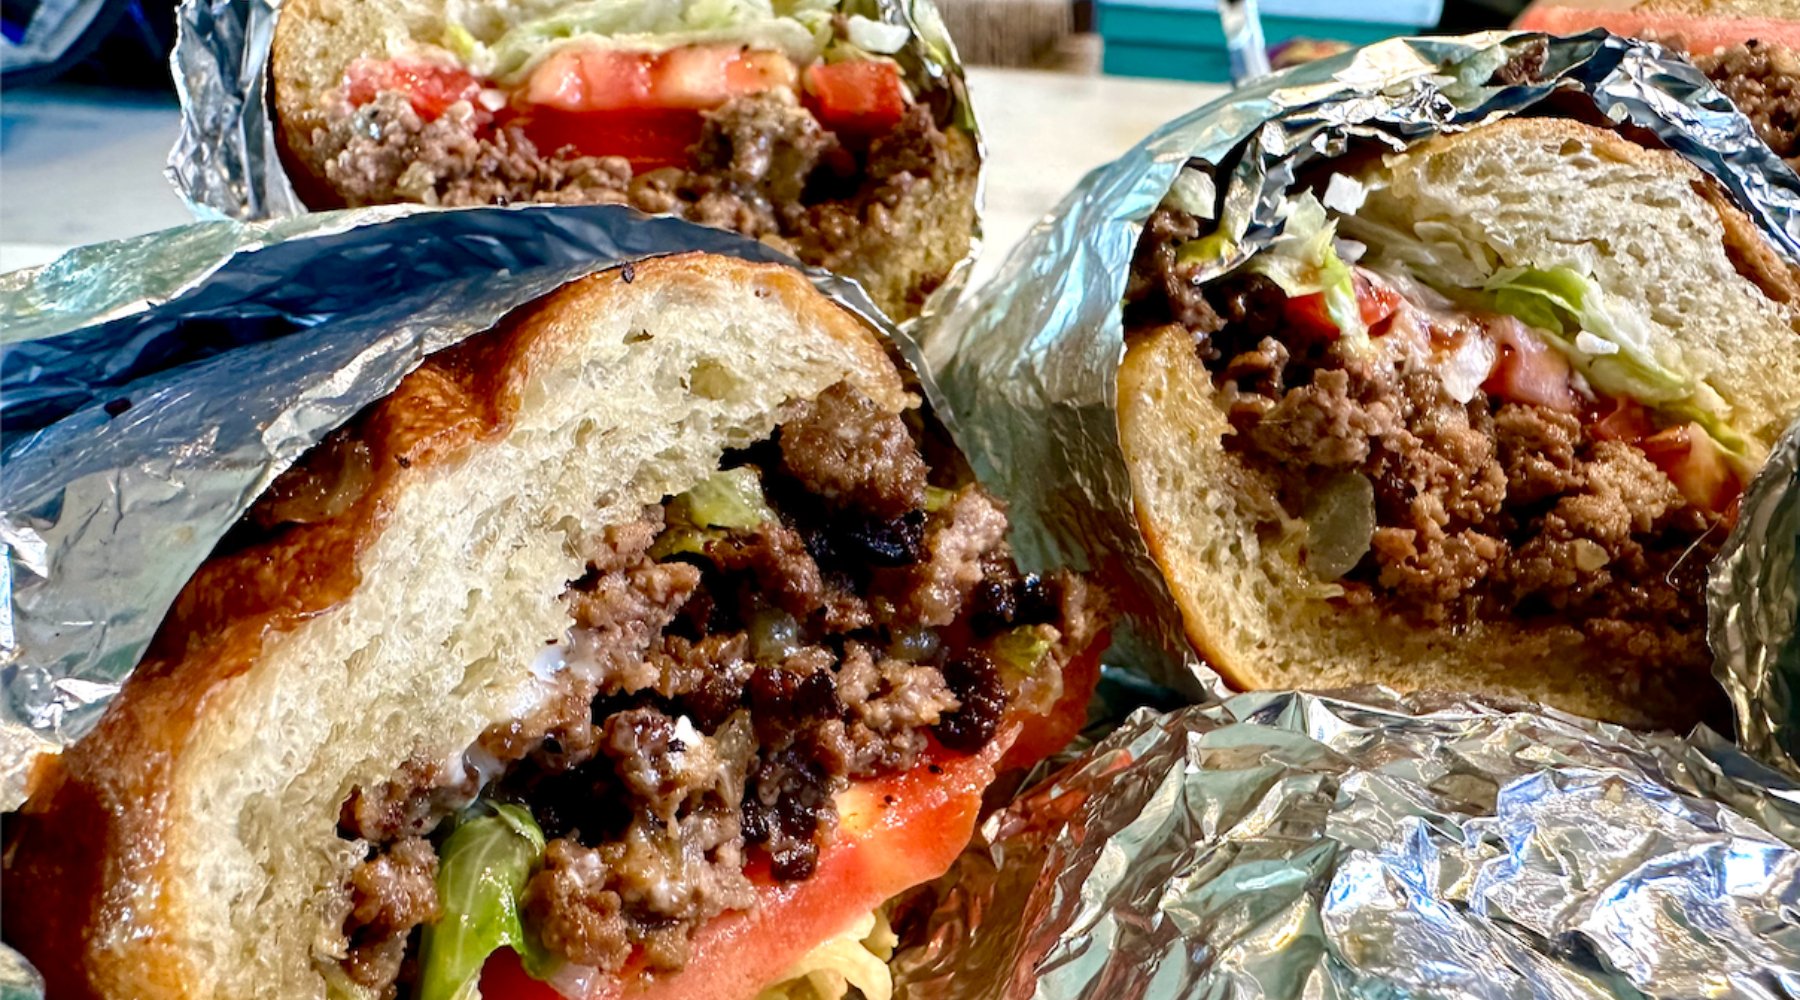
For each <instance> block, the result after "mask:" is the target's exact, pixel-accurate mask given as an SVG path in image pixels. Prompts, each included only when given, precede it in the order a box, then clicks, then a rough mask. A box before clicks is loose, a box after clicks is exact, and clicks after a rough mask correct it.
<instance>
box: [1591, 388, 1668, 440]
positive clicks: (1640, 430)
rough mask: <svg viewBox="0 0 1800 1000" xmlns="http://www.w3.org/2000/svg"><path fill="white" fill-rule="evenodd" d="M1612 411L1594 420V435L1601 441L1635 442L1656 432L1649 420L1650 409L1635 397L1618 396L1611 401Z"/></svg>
mask: <svg viewBox="0 0 1800 1000" xmlns="http://www.w3.org/2000/svg"><path fill="white" fill-rule="evenodd" d="M1612 407H1613V408H1612V412H1611V413H1608V414H1606V415H1605V416H1603V417H1600V419H1598V420H1596V421H1594V427H1593V430H1594V436H1595V437H1597V438H1599V439H1600V440H1602V441H1623V442H1625V443H1626V444H1637V443H1638V442H1639V441H1642V440H1644V439H1645V438H1647V437H1649V436H1650V435H1652V434H1654V433H1656V427H1655V426H1654V425H1653V424H1651V422H1650V411H1649V410H1648V409H1645V408H1644V404H1642V403H1640V402H1638V401H1637V400H1635V399H1626V398H1624V397H1620V398H1618V399H1615V400H1613V401H1612Z"/></svg>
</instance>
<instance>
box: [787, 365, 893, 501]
mask: <svg viewBox="0 0 1800 1000" xmlns="http://www.w3.org/2000/svg"><path fill="white" fill-rule="evenodd" d="M781 465H782V468H783V469H784V470H786V472H787V473H788V475H790V476H793V477H794V479H795V480H797V481H798V482H799V483H800V484H801V485H802V486H803V487H805V488H806V490H807V492H809V493H813V494H815V495H817V496H820V497H823V498H825V500H826V501H827V502H828V503H830V504H832V505H833V506H835V507H839V508H843V507H849V508H854V509H858V510H862V511H866V512H868V513H870V514H874V515H875V516H877V517H882V518H890V517H898V516H899V515H901V514H904V513H906V512H907V511H910V510H916V509H918V508H920V507H922V506H924V504H925V460H924V459H923V458H921V457H920V456H919V449H918V446H916V445H914V444H913V440H912V435H911V434H910V433H909V432H908V431H907V429H906V423H905V421H903V420H901V419H900V418H899V417H898V416H896V415H894V414H891V413H888V412H887V411H885V410H883V409H881V408H880V407H879V406H877V405H876V404H875V402H874V401H873V400H871V399H869V398H868V397H867V396H864V395H863V394H862V393H860V392H857V391H856V390H855V389H853V388H851V387H850V386H849V385H847V384H839V385H836V386H833V387H832V388H830V389H827V390H826V391H825V392H824V393H823V394H821V395H820V396H819V398H818V399H817V400H815V401H814V402H813V403H812V405H810V406H808V407H807V408H806V409H805V410H804V411H802V412H801V413H800V414H799V415H798V416H796V417H794V418H793V419H791V420H789V421H788V422H787V423H786V424H784V425H783V426H782V428H781Z"/></svg>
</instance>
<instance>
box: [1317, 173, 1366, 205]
mask: <svg viewBox="0 0 1800 1000" xmlns="http://www.w3.org/2000/svg"><path fill="white" fill-rule="evenodd" d="M1368 197H1369V189H1368V188H1367V187H1365V186H1363V182H1362V181H1359V180H1357V179H1356V178H1354V177H1351V176H1350V175H1349V174H1332V175H1331V180H1329V181H1327V182H1326V183H1325V197H1323V198H1320V199H1319V201H1320V203H1321V204H1323V205H1324V206H1325V207H1326V208H1329V209H1331V210H1332V211H1334V212H1342V213H1343V214H1345V215H1349V214H1351V213H1353V212H1355V211H1356V210H1357V209H1359V208H1361V207H1362V206H1363V201H1364V199H1366V198H1368Z"/></svg>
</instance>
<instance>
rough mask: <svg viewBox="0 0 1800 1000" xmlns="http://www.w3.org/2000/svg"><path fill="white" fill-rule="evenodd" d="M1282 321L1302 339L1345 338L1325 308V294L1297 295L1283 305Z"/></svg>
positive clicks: (1289, 330)
mask: <svg viewBox="0 0 1800 1000" xmlns="http://www.w3.org/2000/svg"><path fill="white" fill-rule="evenodd" d="M1281 319H1282V322H1283V324H1284V325H1285V326H1286V328H1287V330H1288V332H1290V333H1293V334H1297V335H1299V336H1302V337H1314V338H1318V339H1321V340H1336V339H1338V338H1339V337H1341V336H1343V334H1342V332H1340V331H1339V330H1338V325H1337V322H1336V321H1335V320H1333V319H1332V318H1331V313H1330V312H1328V311H1327V310H1326V308H1325V293H1324V292H1313V293H1312V294H1311V295H1296V296H1295V297H1293V298H1291V299H1288V300H1287V302H1285V303H1283V304H1282V307H1281Z"/></svg>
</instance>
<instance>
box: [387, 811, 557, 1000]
mask: <svg viewBox="0 0 1800 1000" xmlns="http://www.w3.org/2000/svg"><path fill="white" fill-rule="evenodd" d="M493 810H494V813H493V815H491V816H481V817H478V818H475V819H471V820H467V821H465V822H463V823H462V824H460V825H459V826H457V828H456V829H455V830H454V831H452V832H451V834H450V837H449V839H448V840H446V841H444V846H443V848H442V849H440V850H439V852H438V876H437V888H438V903H439V906H440V907H441V913H442V915H441V916H440V917H439V918H438V920H437V922H436V923H433V924H428V925H426V927H425V931H424V934H423V936H422V938H421V941H420V945H419V987H418V993H417V994H416V996H417V997H418V1000H478V998H479V997H480V996H481V990H480V979H481V967H482V966H483V965H484V964H486V962H487V959H488V956H489V955H492V954H493V953H494V952H496V951H498V950H499V949H501V948H511V949H513V950H514V951H516V952H518V953H519V954H520V955H522V956H524V957H525V959H526V968H527V970H531V969H544V968H545V967H546V966H548V965H549V964H551V963H550V959H549V957H548V956H547V955H545V954H544V953H543V951H542V946H541V945H539V944H538V943H537V942H536V940H535V939H532V938H529V937H528V936H527V935H526V933H525V925H524V923H523V922H522V921H521V920H520V918H519V898H520V896H522V895H523V894H524V892H525V883H526V882H527V880H529V879H530V878H531V871H532V869H533V868H534V867H536V865H537V864H538V860H539V859H540V858H541V857H542V856H543V853H544V831H543V830H541V829H539V828H538V825H537V823H536V822H535V821H534V820H532V818H531V814H530V813H528V812H526V811H525V810H524V809H521V808H519V807H518V806H511V805H500V806H494V807H493Z"/></svg>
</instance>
